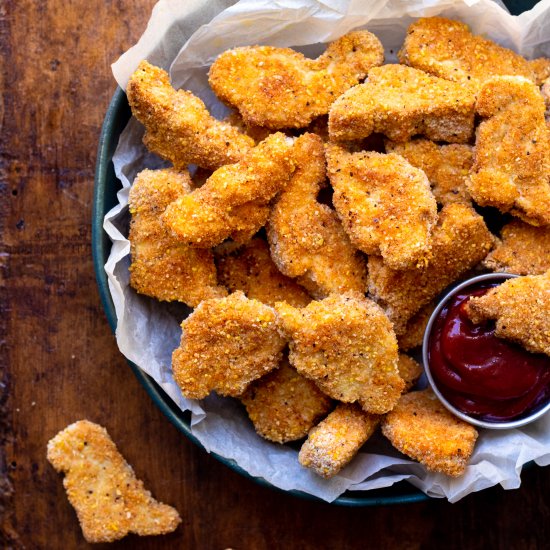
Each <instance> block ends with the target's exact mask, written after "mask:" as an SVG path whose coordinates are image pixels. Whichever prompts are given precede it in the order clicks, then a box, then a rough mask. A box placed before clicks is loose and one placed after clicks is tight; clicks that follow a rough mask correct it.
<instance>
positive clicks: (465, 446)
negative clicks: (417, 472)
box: [382, 389, 478, 477]
mask: <svg viewBox="0 0 550 550" xmlns="http://www.w3.org/2000/svg"><path fill="white" fill-rule="evenodd" d="M382 433H383V434H384V435H385V436H386V437H387V438H388V439H389V440H390V442H391V444H392V445H393V446H394V447H395V448H396V449H397V450H398V451H401V452H402V453H403V454H406V455H407V456H409V457H411V458H413V459H414V460H418V462H420V463H421V464H424V466H426V468H427V469H428V470H430V471H432V472H440V473H442V474H446V475H448V476H453V477H458V476H461V475H462V474H463V473H464V471H465V469H466V466H467V464H468V460H469V459H470V457H471V455H472V453H473V451H474V445H475V443H476V440H477V436H478V433H477V431H476V429H475V428H474V427H473V426H471V425H470V424H467V423H466V422H464V421H463V420H460V419H459V418H457V417H456V416H454V415H452V414H451V413H450V412H449V411H448V410H447V409H446V408H445V407H444V406H443V405H442V404H441V403H440V401H439V400H438V399H437V397H436V396H435V394H434V393H433V392H432V391H431V390H429V389H428V390H424V391H415V392H411V393H407V394H405V395H403V396H402V397H401V399H400V400H399V402H398V403H397V405H396V406H395V408H394V409H393V410H392V411H390V412H389V413H388V414H387V415H386V416H385V417H384V418H383V420H382Z"/></svg>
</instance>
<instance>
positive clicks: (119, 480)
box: [47, 420, 181, 542]
mask: <svg viewBox="0 0 550 550" xmlns="http://www.w3.org/2000/svg"><path fill="white" fill-rule="evenodd" d="M47 458H48V461H49V462H50V464H51V465H52V466H53V467H54V468H55V469H56V470H57V471H58V472H63V473H64V474H65V479H64V480H63V485H64V487H65V489H66V491H67V496H68V498H69V502H70V503H71V504H72V506H73V507H74V508H75V510H76V514H77V516H78V520H79V522H80V526H81V528H82V533H83V535H84V538H85V539H86V540H87V541H88V542H112V541H115V540H118V539H121V538H123V537H124V536H126V535H127V534H128V533H136V534H137V535H162V534H165V533H170V532H172V531H174V530H175V529H176V528H177V526H178V525H179V523H180V522H181V518H180V516H179V514H178V512H177V510H176V509H175V508H172V506H168V505H167V504H162V503H160V502H158V501H157V500H155V499H154V498H153V497H152V496H151V493H150V492H149V491H147V490H146V489H145V488H144V487H143V482H142V481H140V480H138V479H137V478H136V475H135V473H134V470H133V469H132V467H131V466H130V465H129V464H128V463H127V462H126V461H125V460H124V457H123V456H122V455H121V454H120V453H119V451H118V449H117V448H116V445H115V444H114V443H113V440H112V439H111V438H110V437H109V434H108V433H107V430H106V429H105V428H102V427H101V426H99V425H98V424H94V423H93V422H89V421H88V420H80V421H79V422H75V423H74V424H71V425H70V426H68V427H67V428H65V429H64V430H63V431H61V432H59V433H58V434H57V435H56V436H55V437H54V438H53V439H51V440H50V441H49V442H48V453H47Z"/></svg>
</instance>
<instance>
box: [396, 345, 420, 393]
mask: <svg viewBox="0 0 550 550" xmlns="http://www.w3.org/2000/svg"><path fill="white" fill-rule="evenodd" d="M397 369H398V370H399V376H401V378H403V381H404V382H405V388H404V389H403V392H404V393H405V392H408V391H409V390H411V388H413V387H414V385H415V384H416V383H417V382H418V379H419V378H420V377H421V376H422V373H423V372H424V369H423V368H422V365H421V364H420V363H419V362H418V361H415V360H414V359H413V358H412V357H409V356H408V355H405V354H404V353H400V354H399V359H398V360H397Z"/></svg>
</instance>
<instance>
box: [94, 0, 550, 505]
mask: <svg viewBox="0 0 550 550" xmlns="http://www.w3.org/2000/svg"><path fill="white" fill-rule="evenodd" d="M230 4H231V2H222V1H220V0H217V1H214V2H211V1H210V2H201V1H197V0H186V1H185V2H182V1H181V0H180V1H176V0H161V1H160V2H158V3H157V5H156V6H155V8H154V10H153V14H152V16H151V20H150V21H149V25H148V27H147V30H146V31H145V33H144V35H143V36H142V38H141V39H140V41H139V43H138V44H137V45H136V46H134V47H133V48H131V49H130V50H129V51H128V52H126V53H125V54H124V55H123V56H122V57H121V58H120V59H119V60H118V61H117V62H116V63H115V64H114V65H113V72H114V74H115V77H116V79H117V81H118V83H119V85H120V86H121V87H122V88H125V86H126V82H127V80H128V78H129V76H130V75H131V74H132V72H133V71H134V70H135V68H136V67H137V64H138V63H139V61H141V59H149V60H150V61H151V62H152V63H155V64H157V65H160V66H163V67H165V68H170V73H171V78H172V80H173V83H174V85H175V86H176V87H184V88H187V89H190V90H192V91H193V92H195V93H196V94H197V95H199V96H200V97H201V98H202V99H203V100H204V101H205V103H206V104H207V106H208V107H209V108H210V109H211V110H212V112H213V114H214V115H215V116H218V117H221V116H223V115H224V113H225V112H226V109H225V107H223V106H222V105H221V104H220V103H219V102H218V101H217V100H216V99H215V97H214V95H213V94H212V92H211V91H210V90H209V88H208V86H207V70H208V66H209V65H210V64H211V63H212V61H213V60H214V59H215V58H216V56H217V55H218V54H219V53H221V52H222V51H223V50H225V49H227V48H231V47H235V46H241V45H251V44H270V45H274V46H294V47H298V48H297V49H299V50H300V51H302V52H304V53H305V54H306V55H310V56H316V55H318V54H319V53H320V52H321V51H322V50H323V47H322V46H320V45H319V43H322V42H328V41H331V40H334V39H336V38H338V37H339V36H341V35H342V34H344V33H346V32H348V31H350V30H352V29H356V28H367V29H368V30H370V31H372V32H374V33H375V34H376V35H377V36H378V37H379V38H380V40H381V41H382V42H383V44H384V47H385V50H386V60H387V61H388V60H389V61H392V60H395V53H396V51H397V50H398V48H399V47H400V45H401V44H402V42H403V38H404V35H405V30H406V28H407V26H408V25H409V24H410V23H411V21H412V20H413V19H414V18H416V17H420V16H430V15H438V14H442V15H444V16H447V17H451V18H457V19H460V20H462V21H464V22H466V23H468V24H469V25H471V27H472V29H473V31H474V32H476V33H480V34H484V35H486V36H488V37H490V38H493V39H496V40H498V42H500V43H501V44H503V45H506V46H509V47H512V48H514V49H515V50H517V51H519V52H521V53H522V54H523V55H525V56H527V57H530V58H532V57H537V56H540V55H546V56H550V41H549V40H548V38H547V37H548V33H547V32H546V37H545V31H548V29H549V28H550V26H549V22H550V1H549V0H546V1H544V2H541V3H540V4H538V5H537V6H536V7H535V8H534V9H533V10H531V11H530V12H526V13H524V14H522V15H521V16H518V17H513V16H511V15H510V14H509V13H508V12H507V11H505V9H503V8H502V7H501V5H499V4H497V3H494V2H491V1H490V0H479V1H475V0H470V1H467V0H464V1H456V2H452V1H429V2H428V1H426V2H418V1H416V2H415V1H413V2H405V1H398V0H394V1H387V0H375V1H373V2H370V3H368V6H367V3H366V2H362V1H360V0H340V1H331V2H328V0H327V1H314V0H303V1H292V0H286V1H285V0H279V1H274V0H273V1H270V0H264V1H255V0H248V1H242V2H239V3H237V4H235V5H233V6H231V7H229V8H227V6H229V5H230ZM329 4H330V5H329ZM225 8H227V9H225ZM224 9H225V11H222V10H224ZM183 44H185V45H184V46H183V47H181V46H182V45H183ZM180 48H181V49H180ZM142 133H143V130H142V128H141V126H140V124H139V123H137V122H136V121H135V120H134V119H132V120H131V121H130V122H129V124H128V126H127V127H126V129H125V130H124V132H123V133H122V135H121V137H120V141H119V145H118V148H117V150H116V153H115V156H114V159H113V161H114V165H115V170H116V174H117V176H118V177H119V178H120V180H121V182H122V185H123V189H122V190H121V191H120V192H119V193H118V199H119V204H118V205H117V206H116V207H114V208H113V209H112V210H111V211H110V212H109V213H108V214H107V215H106V217H105V223H104V228H105V231H107V233H108V234H109V236H110V237H111V239H112V241H113V247H112V250H111V254H110V257H109V260H108V262H107V264H106V265H105V270H106V272H107V275H108V278H109V287H110V290H111V295H112V297H113V301H114V304H115V307H116V314H117V319H118V327H117V332H116V337H117V342H118V346H119V348H120V350H121V351H122V353H123V354H124V355H125V356H126V357H127V358H128V359H130V360H131V361H133V362H134V363H135V364H137V365H138V366H139V367H140V368H142V369H143V370H144V371H145V372H147V373H148V374H150V375H151V376H152V377H153V378H154V379H155V380H156V382H158V384H160V386H161V387H162V388H163V389H164V391H165V392H166V393H167V394H168V395H169V396H170V397H171V398H172V399H173V400H174V401H175V403H176V404H177V405H178V406H179V407H180V408H181V409H182V410H191V412H192V430H193V433H194V434H195V436H196V437H197V438H198V439H199V440H200V441H201V443H202V444H203V445H204V447H205V448H206V449H207V450H208V451H214V452H216V453H218V454H219V455H221V456H224V457H227V458H231V459H233V460H235V461H236V462H237V463H238V464H239V465H240V466H241V467H242V468H243V469H244V470H246V471H247V472H249V473H250V475H252V476H259V477H263V478H264V479H266V480H267V481H269V482H270V483H272V484H273V485H275V486H277V487H279V488H281V489H287V490H288V489H297V490H300V491H304V492H306V493H310V494H312V495H315V496H317V497H320V498H322V499H325V500H327V501H331V500H334V499H335V498H336V497H338V496H339V495H340V494H342V493H343V492H344V491H346V490H348V489H349V490H368V489H375V488H381V487H388V486H390V485H393V484H394V483H396V482H397V481H400V480H403V479H407V480H408V481H409V482H410V483H412V484H413V485H415V486H416V487H418V488H420V489H421V490H422V491H424V492H425V493H427V494H428V495H431V496H434V497H446V498H448V499H449V500H450V501H451V502H455V501H457V500H459V499H460V498H462V497H463V496H465V495H467V494H468V493H470V492H473V491H479V490H481V489H484V488H486V487H490V486H493V485H496V484H497V483H500V484H501V485H502V487H504V488H505V489H512V488H516V487H518V486H519V485H520V473H521V469H522V466H523V465H524V464H525V463H527V462H529V461H531V460H534V461H535V462H536V463H537V464H539V465H541V466H542V465H547V464H548V463H550V415H546V416H545V417H543V418H542V419H540V420H539V421H538V422H536V423H535V424H532V425H530V426H527V427H525V428H522V429H517V430H510V431H506V432H501V431H482V433H481V434H480V437H479V440H478V443H477V445H476V448H475V452H474V455H473V457H472V459H471V461H470V465H469V466H468V468H467V470H466V473H465V475H464V476H462V477H460V478H459V479H452V478H449V477H447V476H444V475H440V474H433V473H428V472H427V471H426V469H425V468H424V467H423V466H421V465H419V464H417V463H415V462H412V461H410V460H408V459H407V458H405V457H404V456H403V455H400V454H399V453H397V452H396V451H395V450H393V449H392V448H391V446H390V445H389V443H388V442H387V441H385V440H384V439H383V438H382V437H374V438H373V440H371V441H369V442H368V443H367V445H366V446H365V450H363V451H362V452H361V453H360V454H359V456H358V457H357V458H356V459H355V460H354V461H353V462H352V463H351V464H350V465H349V466H348V467H346V468H345V469H344V470H343V471H342V472H341V473H340V474H339V475H337V476H336V477H335V478H333V479H331V480H328V481H327V480H322V479H320V478H318V477H317V476H316V475H315V474H312V473H311V472H310V471H308V470H306V469H304V468H302V467H300V466H299V464H298V460H297V451H296V450H295V449H294V448H292V447H290V446H285V445H276V444H272V443H269V442H267V441H264V440H262V439H261V438H260V437H258V436H257V435H256V434H255V432H254V429H253V428H252V426H251V424H250V422H249V421H248V420H247V419H246V415H245V413H244V411H243V408H242V407H241V406H240V404H239V403H238V402H236V401H235V400H232V399H224V398H220V397H217V396H215V395H212V396H210V397H209V398H207V399H205V400H203V401H200V402H197V401H191V400H188V399H185V398H184V397H183V396H182V395H181V393H180V391H179V389H178V387H177V385H176V383H175V382H174V379H173V377H172V373H171V366H170V365H171V353H172V350H173V349H174V348H175V347H177V345H178V343H179V338H180V335H181V329H180V327H179V323H180V322H181V320H182V318H183V317H184V316H185V315H186V313H187V312H188V310H186V309H185V308H182V307H178V306H174V305H167V304H165V303H158V302H156V301H155V300H151V299H148V298H146V297H143V296H138V295H137V294H136V293H135V292H133V291H132V290H131V289H130V288H129V286H128V279H129V277H128V266H129V250H130V247H129V243H128V241H127V239H126V237H125V236H126V235H127V226H128V209H127V199H128V189H129V187H130V185H131V182H132V181H133V179H134V177H135V175H136V174H137V173H138V172H139V171H140V170H142V169H143V168H145V167H150V168H151V167H159V166H162V162H161V161H159V159H158V158H156V157H155V156H154V155H152V154H149V153H148V152H147V151H146V150H145V148H144V147H143V145H142V143H141V137H142Z"/></svg>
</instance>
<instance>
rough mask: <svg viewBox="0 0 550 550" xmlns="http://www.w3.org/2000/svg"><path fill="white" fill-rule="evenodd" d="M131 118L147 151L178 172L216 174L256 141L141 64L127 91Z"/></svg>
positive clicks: (162, 74)
mask: <svg viewBox="0 0 550 550" xmlns="http://www.w3.org/2000/svg"><path fill="white" fill-rule="evenodd" d="M126 94H127V96H128V102H129V103H130V107H131V109H132V114H133V115H134V116H135V117H136V118H137V119H138V120H139V121H140V122H141V123H142V124H143V125H144V126H145V137H144V138H143V142H144V143H145V145H146V146H147V148H148V149H149V150H150V151H152V152H153V153H156V154H157V155H159V156H161V157H162V158H163V159H166V160H169V161H170V162H171V163H172V164H173V165H174V166H175V167H176V168H180V169H185V168H187V165H188V164H196V165H198V166H201V167H203V168H207V169H210V170H215V169H216V168H219V167H220V166H223V165H224V164H232V163H234V162H237V161H239V160H240V159H241V158H242V157H243V156H244V155H245V154H246V153H247V152H248V150H249V149H250V148H252V147H254V140H253V139H252V138H250V137H249V136H246V135H244V134H242V133H241V132H239V130H238V129H237V128H235V127H234V126H232V125H231V124H229V123H226V122H220V121H219V120H216V119H215V118H214V117H213V116H211V115H210V113H209V112H208V110H207V109H206V107H205V105H204V103H203V102H202V101H201V100H200V99H199V98H198V97H196V96H195V95H193V94H192V93H191V92H188V91H186V90H177V91H176V90H174V88H172V86H171V84H170V78H169V77H168V73H167V72H166V71H164V70H162V69H160V68H159V67H155V66H154V65H151V64H150V63H148V62H147V61H142V62H141V63H140V65H139V67H138V68H137V70H136V71H135V73H134V74H133V75H132V76H131V78H130V80H129V82H128V87H127V89H126Z"/></svg>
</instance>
